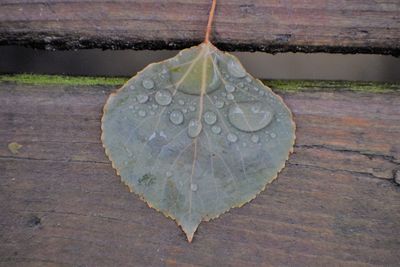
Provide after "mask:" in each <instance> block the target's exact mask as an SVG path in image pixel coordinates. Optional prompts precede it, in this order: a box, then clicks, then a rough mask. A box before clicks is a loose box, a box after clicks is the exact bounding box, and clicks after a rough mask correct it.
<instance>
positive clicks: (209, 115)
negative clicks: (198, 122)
mask: <svg viewBox="0 0 400 267" xmlns="http://www.w3.org/2000/svg"><path fill="white" fill-rule="evenodd" d="M204 121H205V122H206V123H207V124H208V125H213V124H214V123H215V122H216V121H217V115H215V113H214V112H212V111H207V112H206V113H204Z"/></svg>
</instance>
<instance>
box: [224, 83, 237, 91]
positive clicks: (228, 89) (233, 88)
mask: <svg viewBox="0 0 400 267" xmlns="http://www.w3.org/2000/svg"><path fill="white" fill-rule="evenodd" d="M225 90H226V91H227V92H228V93H233V92H235V86H233V85H232V84H227V85H225Z"/></svg>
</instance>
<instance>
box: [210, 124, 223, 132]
mask: <svg viewBox="0 0 400 267" xmlns="http://www.w3.org/2000/svg"><path fill="white" fill-rule="evenodd" d="M211 131H212V132H213V133H215V134H220V133H221V127H219V126H217V125H214V126H213V127H211Z"/></svg>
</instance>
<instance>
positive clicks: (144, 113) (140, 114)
mask: <svg viewBox="0 0 400 267" xmlns="http://www.w3.org/2000/svg"><path fill="white" fill-rule="evenodd" d="M138 114H139V116H140V117H146V111H144V110H139V112H138Z"/></svg>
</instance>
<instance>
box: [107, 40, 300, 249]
mask: <svg viewBox="0 0 400 267" xmlns="http://www.w3.org/2000/svg"><path fill="white" fill-rule="evenodd" d="M294 132H295V126H294V122H293V120H292V116H291V112H290V110H289V109H288V108H287V107H286V105H285V104H284V103H283V101H282V99H281V98H280V97H279V96H277V95H276V94H274V93H273V92H272V91H271V90H270V89H269V88H268V87H266V86H265V85H264V84H263V83H262V82H261V81H259V80H257V79H255V78H253V77H252V76H250V75H249V74H248V73H247V72H246V71H245V69H244V68H243V66H242V64H241V63H240V62H239V60H238V59H237V58H236V57H234V56H232V55H230V54H229V53H224V52H222V51H220V50H218V49H217V48H216V47H215V46H213V45H212V44H211V43H210V42H204V43H202V44H200V45H198V46H194V47H191V48H188V49H185V50H182V51H180V52H179V54H178V55H177V56H175V57H173V58H171V59H168V60H165V61H162V62H159V63H153V64H150V65H149V66H147V67H146V68H145V69H144V70H142V71H141V72H139V73H138V74H137V75H136V76H134V77H133V78H131V79H130V80H129V81H128V82H127V83H126V84H125V85H123V87H122V88H121V89H119V90H118V91H117V92H116V93H114V94H111V96H110V97H109V99H108V100H107V103H106V105H105V107H104V115H103V118H102V141H103V145H104V148H105V151H106V154H107V155H108V157H109V158H110V160H111V161H112V164H113V167H114V168H115V169H116V171H117V173H118V174H119V175H120V176H121V179H122V181H123V182H125V183H126V184H127V185H128V186H129V188H130V190H131V191H133V192H135V193H136V194H138V195H139V196H140V197H141V198H142V199H143V200H144V201H146V202H147V203H148V205H149V206H150V207H152V208H154V209H156V210H158V211H161V212H162V213H163V214H164V215H166V216H168V217H171V218H172V219H174V220H176V222H177V223H178V225H180V226H181V227H182V229H183V231H184V232H185V233H186V236H187V239H188V240H189V242H191V240H192V238H193V235H194V233H195V231H196V229H197V227H198V226H199V224H200V222H201V221H208V220H210V219H213V218H217V217H218V216H219V215H221V214H222V213H224V212H226V211H228V210H229V209H231V208H233V207H240V206H242V205H243V204H245V203H247V202H249V201H250V200H252V199H254V198H255V197H256V195H257V194H258V193H260V192H261V191H262V190H264V188H265V187H266V185H267V184H268V183H270V182H272V181H273V180H274V179H275V178H276V177H277V174H278V172H279V171H280V170H281V169H282V168H283V167H284V165H285V161H286V160H287V159H288V155H289V153H290V152H291V151H292V148H293V144H294V139H295V135H294Z"/></svg>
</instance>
